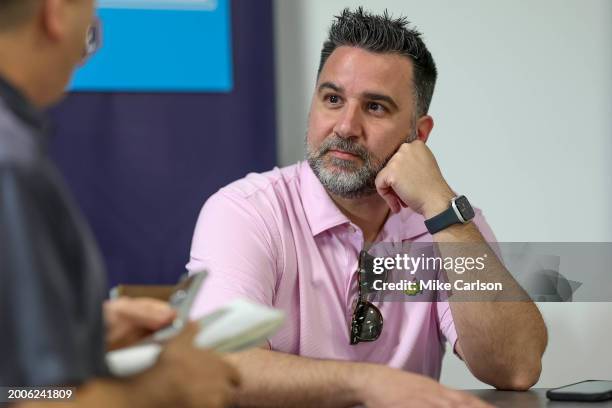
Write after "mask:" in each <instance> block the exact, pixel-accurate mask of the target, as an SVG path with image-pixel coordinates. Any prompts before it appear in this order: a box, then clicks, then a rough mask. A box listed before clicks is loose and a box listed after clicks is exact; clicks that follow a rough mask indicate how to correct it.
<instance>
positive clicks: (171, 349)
mask: <svg viewBox="0 0 612 408" xmlns="http://www.w3.org/2000/svg"><path fill="white" fill-rule="evenodd" d="M197 332H198V325H197V324H195V323H190V324H188V325H187V326H186V327H185V329H183V331H182V332H181V333H180V334H179V335H178V336H176V337H174V338H172V339H170V340H169V341H168V343H167V344H166V347H164V350H163V351H162V353H161V355H160V357H159V360H158V362H157V364H156V366H155V367H154V370H156V371H157V373H159V374H162V375H163V380H164V381H165V382H166V384H167V385H168V386H169V388H171V389H174V390H175V391H176V392H175V393H174V394H175V395H176V400H174V401H172V404H171V406H173V407H184V408H221V407H225V406H228V405H229V404H231V403H233V400H234V394H235V392H236V390H237V387H238V386H239V385H240V376H239V374H238V371H236V369H234V367H232V366H231V365H230V364H228V363H227V362H225V361H224V360H223V359H221V357H219V356H218V355H216V354H215V353H213V352H211V351H206V350H203V349H198V348H195V347H194V345H193V339H194V336H195V335H196V334H197Z"/></svg>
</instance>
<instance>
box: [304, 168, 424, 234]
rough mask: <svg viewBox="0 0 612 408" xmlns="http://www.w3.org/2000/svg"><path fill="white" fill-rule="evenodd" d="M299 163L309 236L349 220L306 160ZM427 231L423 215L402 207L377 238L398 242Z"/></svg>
mask: <svg viewBox="0 0 612 408" xmlns="http://www.w3.org/2000/svg"><path fill="white" fill-rule="evenodd" d="M299 166H300V170H299V174H300V189H301V192H302V194H301V195H302V203H303V207H304V212H305V213H306V218H307V220H308V224H309V225H310V230H311V231H312V235H313V236H317V235H319V234H320V233H322V232H324V231H327V230H329V229H332V228H334V227H337V226H338V225H342V224H347V223H350V220H349V219H348V217H347V216H346V215H344V214H343V213H342V212H341V211H340V209H338V207H337V206H336V203H334V201H333V200H332V199H331V197H330V196H329V194H327V191H326V190H325V187H323V185H322V184H321V182H320V181H319V179H318V178H317V176H316V175H315V174H314V172H313V171H312V169H311V168H310V165H309V164H308V162H305V161H304V162H301V163H300V164H299ZM427 233H428V232H427V228H426V227H425V220H424V218H423V216H421V215H420V214H418V213H416V212H414V211H412V210H411V209H410V208H403V209H402V210H401V211H400V212H399V213H397V214H391V215H390V216H389V218H388V219H387V221H386V222H385V225H384V227H383V230H382V233H381V236H380V240H381V241H386V242H399V241H403V240H407V239H413V238H416V237H418V236H421V235H423V234H427Z"/></svg>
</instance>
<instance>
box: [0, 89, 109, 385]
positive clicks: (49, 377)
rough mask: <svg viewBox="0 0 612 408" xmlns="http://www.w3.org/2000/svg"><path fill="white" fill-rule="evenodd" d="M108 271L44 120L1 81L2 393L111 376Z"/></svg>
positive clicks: (0, 315)
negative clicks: (52, 151) (49, 149)
mask: <svg viewBox="0 0 612 408" xmlns="http://www.w3.org/2000/svg"><path fill="white" fill-rule="evenodd" d="M105 292H106V282H105V274H104V269H103V266H102V262H101V257H100V255H99V251H98V248H97V246H96V243H95V241H94V238H93V236H92V234H91V232H90V230H89V228H88V227H87V225H86V223H85V221H84V219H83V217H82V215H81V213H80V212H79V210H78V208H77V207H76V205H75V203H74V202H73V200H72V198H71V197H70V194H69V193H68V190H67V188H66V187H65V185H64V183H63V181H62V178H61V176H60V174H59V172H58V171H57V169H56V167H55V166H54V165H53V164H52V162H51V161H50V159H49V157H48V156H47V153H46V149H45V134H44V120H43V119H42V116H41V115H40V113H39V112H37V111H36V109H34V108H33V107H32V106H31V105H30V104H29V103H28V101H27V100H26V99H25V98H24V97H23V96H22V95H21V94H20V93H19V92H18V91H17V90H16V89H15V88H13V87H12V86H11V85H10V84H8V83H7V82H6V81H5V80H3V79H2V78H1V77H0V386H42V385H62V384H65V385H68V384H79V383H82V382H84V381H86V380H88V379H90V378H92V377H98V376H102V375H106V373H107V369H106V366H105V363H104V327H103V319H102V301H103V299H104V295H105Z"/></svg>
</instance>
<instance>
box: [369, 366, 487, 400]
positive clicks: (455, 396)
mask: <svg viewBox="0 0 612 408" xmlns="http://www.w3.org/2000/svg"><path fill="white" fill-rule="evenodd" d="M368 368H370V369H369V370H366V371H365V375H364V377H363V378H362V381H363V388H362V389H363V397H362V398H361V400H362V401H363V404H364V405H365V406H367V407H368V408H395V407H419V408H421V407H424V408H429V407H474V408H487V407H491V405H489V404H487V403H485V402H484V401H482V400H480V399H478V398H476V397H475V396H473V395H470V394H468V393H466V392H462V391H457V390H452V389H450V388H447V387H445V386H443V385H441V384H439V383H437V382H436V381H434V380H432V379H431V378H429V377H425V376H422V375H418V374H413V373H408V372H405V371H400V370H397V369H393V368H389V367H385V366H374V365H371V366H370V367H368Z"/></svg>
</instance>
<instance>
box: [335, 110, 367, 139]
mask: <svg viewBox="0 0 612 408" xmlns="http://www.w3.org/2000/svg"><path fill="white" fill-rule="evenodd" d="M361 121H362V118H361V112H360V110H359V105H357V104H346V105H345V106H344V107H343V108H342V111H341V112H340V116H339V117H338V121H337V122H336V126H334V132H335V133H336V134H337V135H338V136H340V137H342V138H349V137H359V136H361V133H362V122H361Z"/></svg>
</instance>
